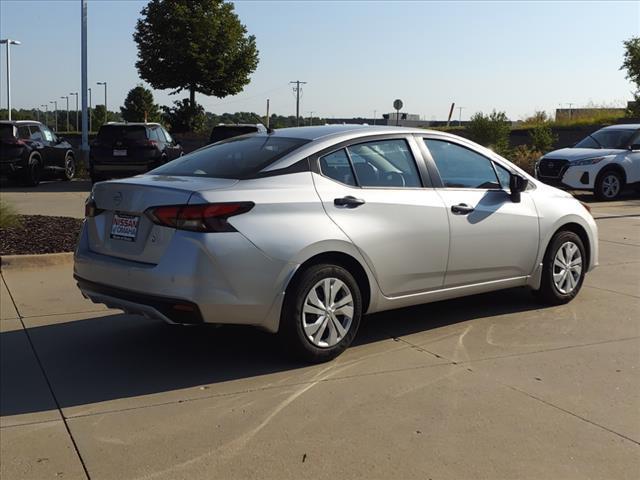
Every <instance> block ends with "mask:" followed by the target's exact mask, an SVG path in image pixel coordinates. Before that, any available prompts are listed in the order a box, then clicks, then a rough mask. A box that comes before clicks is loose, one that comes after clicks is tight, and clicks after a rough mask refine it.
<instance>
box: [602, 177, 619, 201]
mask: <svg viewBox="0 0 640 480" xmlns="http://www.w3.org/2000/svg"><path fill="white" fill-rule="evenodd" d="M619 192H620V179H619V178H618V176H617V175H613V174H609V175H607V176H606V177H604V178H603V179H602V194H603V195H604V197H606V198H614V197H615V196H616V195H618V193H619Z"/></svg>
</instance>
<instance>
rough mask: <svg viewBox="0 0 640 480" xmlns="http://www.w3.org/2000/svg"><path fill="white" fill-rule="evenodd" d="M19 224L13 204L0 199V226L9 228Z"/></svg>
mask: <svg viewBox="0 0 640 480" xmlns="http://www.w3.org/2000/svg"><path fill="white" fill-rule="evenodd" d="M18 225H20V219H19V218H18V215H17V214H16V211H15V209H14V208H13V206H12V205H11V204H9V203H7V202H4V201H0V228H9V227H15V226H18Z"/></svg>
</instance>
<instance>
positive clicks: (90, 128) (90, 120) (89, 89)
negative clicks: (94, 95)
mask: <svg viewBox="0 0 640 480" xmlns="http://www.w3.org/2000/svg"><path fill="white" fill-rule="evenodd" d="M88 90H89V115H88V117H89V131H91V87H89V88H88Z"/></svg>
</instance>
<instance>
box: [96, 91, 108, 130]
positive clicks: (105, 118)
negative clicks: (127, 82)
mask: <svg viewBox="0 0 640 480" xmlns="http://www.w3.org/2000/svg"><path fill="white" fill-rule="evenodd" d="M96 83H97V84H98V85H104V123H107V119H108V118H109V110H107V82H96Z"/></svg>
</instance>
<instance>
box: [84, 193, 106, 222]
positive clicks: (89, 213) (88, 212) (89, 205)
mask: <svg viewBox="0 0 640 480" xmlns="http://www.w3.org/2000/svg"><path fill="white" fill-rule="evenodd" d="M103 211H104V210H103V209H102V208H98V205H96V201H95V200H94V199H93V197H89V198H87V201H86V202H84V216H85V217H95V216H96V215H100V214H101V213H102V212H103Z"/></svg>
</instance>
